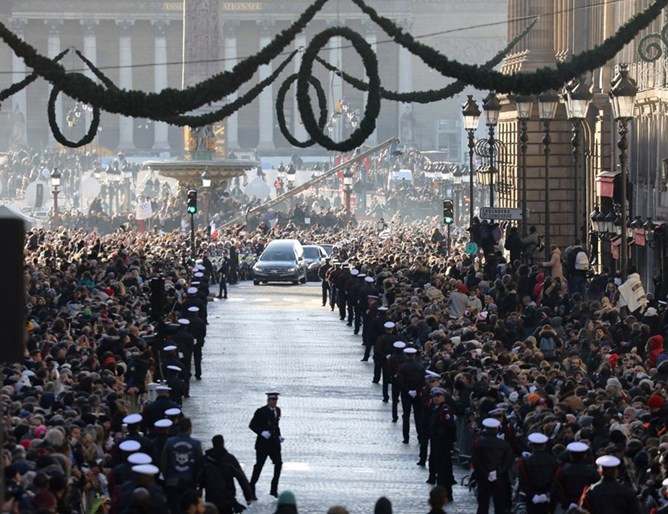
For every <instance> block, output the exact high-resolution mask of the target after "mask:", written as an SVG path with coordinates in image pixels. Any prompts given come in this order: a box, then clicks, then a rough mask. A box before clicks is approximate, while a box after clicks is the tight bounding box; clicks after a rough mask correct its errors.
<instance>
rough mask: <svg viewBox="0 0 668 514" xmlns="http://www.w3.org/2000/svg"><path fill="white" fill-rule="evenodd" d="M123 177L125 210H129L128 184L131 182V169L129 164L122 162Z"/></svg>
mask: <svg viewBox="0 0 668 514" xmlns="http://www.w3.org/2000/svg"><path fill="white" fill-rule="evenodd" d="M121 174H122V176H123V185H124V187H125V208H126V209H129V208H130V195H131V188H130V184H131V182H132V167H131V166H130V163H129V162H127V161H126V162H124V163H123V168H122V172H121Z"/></svg>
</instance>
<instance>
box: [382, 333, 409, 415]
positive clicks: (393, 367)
mask: <svg viewBox="0 0 668 514" xmlns="http://www.w3.org/2000/svg"><path fill="white" fill-rule="evenodd" d="M392 347H393V352H392V353H391V354H390V356H389V357H387V364H386V365H387V373H388V375H389V380H390V385H391V386H392V423H396V422H397V421H398V420H399V399H400V398H401V384H400V383H399V368H400V367H401V365H402V364H403V363H404V362H406V357H405V354H404V348H406V343H404V342H403V341H395V342H394V343H392Z"/></svg>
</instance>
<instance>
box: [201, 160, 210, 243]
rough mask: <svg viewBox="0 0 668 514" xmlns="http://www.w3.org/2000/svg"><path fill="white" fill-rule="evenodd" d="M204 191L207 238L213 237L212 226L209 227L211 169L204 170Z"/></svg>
mask: <svg viewBox="0 0 668 514" xmlns="http://www.w3.org/2000/svg"><path fill="white" fill-rule="evenodd" d="M202 189H204V193H205V194H206V202H204V223H206V236H207V238H210V237H211V225H209V202H210V201H211V172H210V171H209V168H205V169H204V173H202Z"/></svg>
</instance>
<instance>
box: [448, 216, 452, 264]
mask: <svg viewBox="0 0 668 514" xmlns="http://www.w3.org/2000/svg"><path fill="white" fill-rule="evenodd" d="M451 241H452V239H450V225H449V224H448V257H450V248H451V246H450V245H451Z"/></svg>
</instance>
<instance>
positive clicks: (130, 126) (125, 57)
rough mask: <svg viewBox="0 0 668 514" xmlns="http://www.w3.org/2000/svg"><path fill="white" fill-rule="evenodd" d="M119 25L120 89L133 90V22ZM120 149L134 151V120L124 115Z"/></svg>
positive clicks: (118, 23)
mask: <svg viewBox="0 0 668 514" xmlns="http://www.w3.org/2000/svg"><path fill="white" fill-rule="evenodd" d="M116 25H118V34H119V38H118V42H119V43H118V65H119V69H118V87H120V88H121V89H128V90H129V89H132V26H133V25H134V21H132V20H117V21H116ZM118 136H119V137H118V148H119V149H120V150H132V149H134V120H133V119H132V118H128V117H126V116H123V115H119V119H118Z"/></svg>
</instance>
